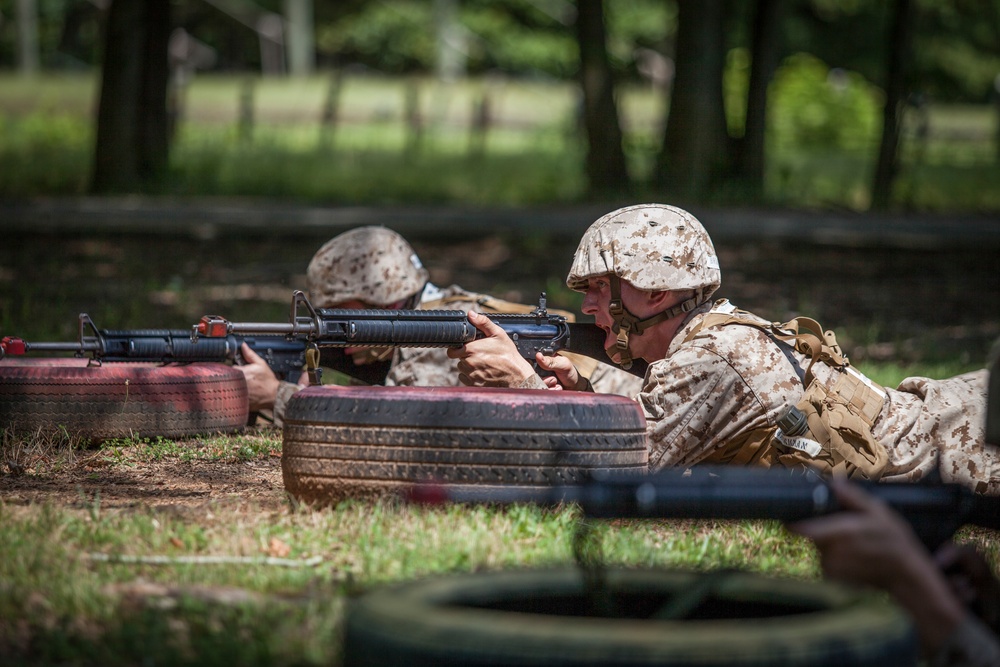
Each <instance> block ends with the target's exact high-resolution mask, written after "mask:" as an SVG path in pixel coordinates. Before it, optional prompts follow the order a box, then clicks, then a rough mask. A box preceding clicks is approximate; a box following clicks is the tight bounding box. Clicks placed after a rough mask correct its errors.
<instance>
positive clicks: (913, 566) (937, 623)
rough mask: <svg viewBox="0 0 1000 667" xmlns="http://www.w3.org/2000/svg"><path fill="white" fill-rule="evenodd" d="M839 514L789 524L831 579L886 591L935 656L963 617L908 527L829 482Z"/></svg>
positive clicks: (852, 490) (865, 496)
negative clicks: (809, 544) (813, 548)
mask: <svg viewBox="0 0 1000 667" xmlns="http://www.w3.org/2000/svg"><path fill="white" fill-rule="evenodd" d="M831 487H832V488H833V491H834V494H835V495H836V497H837V501H838V503H840V506H841V508H842V509H843V510H844V511H841V512H834V513H832V514H827V515H825V516H821V517H817V518H815V519H807V520H805V521H799V522H796V523H794V524H790V525H789V526H788V528H789V529H790V530H791V531H792V532H795V533H798V534H800V535H804V536H805V537H808V538H809V539H811V540H812V541H813V542H814V543H815V544H816V548H817V549H818V550H819V554H820V564H821V566H822V568H823V574H824V575H825V576H827V577H829V578H831V579H836V580H839V581H843V582H847V583H850V584H860V585H865V586H872V587H875V588H879V589H882V590H884V591H887V592H888V593H889V594H890V595H891V596H892V597H893V598H894V599H895V600H896V602H897V603H898V604H899V605H900V606H902V607H903V608H904V609H906V610H907V611H908V612H909V613H910V615H911V616H912V617H913V620H914V622H915V624H916V626H917V631H918V634H919V635H920V640H921V642H922V643H923V645H924V648H925V650H927V651H934V650H936V648H937V647H939V646H941V645H942V644H943V643H944V642H945V641H946V640H947V638H948V636H949V635H950V634H951V633H952V632H953V631H954V630H955V628H957V627H958V625H959V624H960V623H961V622H962V620H963V619H964V618H965V615H966V614H967V613H968V612H967V611H966V610H965V608H963V606H962V603H961V602H960V601H959V599H958V597H957V596H956V595H955V594H954V593H953V591H952V590H951V587H950V586H949V585H948V582H947V580H946V579H945V577H944V575H943V574H942V573H941V571H940V570H939V569H938V568H937V566H936V564H935V563H934V560H933V559H932V557H931V554H930V552H928V551H927V549H926V548H925V547H924V545H923V544H921V542H920V541H919V540H918V539H917V537H916V535H915V534H914V532H913V529H912V528H911V527H910V525H909V524H908V523H907V522H906V520H905V519H903V517H902V516H900V515H899V514H898V513H896V512H895V511H893V510H892V509H891V508H890V507H889V506H888V505H887V504H886V503H884V502H883V501H881V500H880V499H878V498H876V497H874V496H873V495H871V494H869V493H867V492H866V491H864V490H863V489H861V488H860V487H858V486H856V485H853V484H851V483H849V482H848V481H847V480H844V479H834V480H833V481H832V482H831Z"/></svg>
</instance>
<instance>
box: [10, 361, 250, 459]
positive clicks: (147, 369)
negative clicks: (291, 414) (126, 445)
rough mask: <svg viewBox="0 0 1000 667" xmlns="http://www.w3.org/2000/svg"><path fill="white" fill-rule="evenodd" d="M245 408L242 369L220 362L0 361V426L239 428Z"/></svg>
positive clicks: (98, 434) (144, 431)
mask: <svg viewBox="0 0 1000 667" xmlns="http://www.w3.org/2000/svg"><path fill="white" fill-rule="evenodd" d="M248 409H249V403H248V398H247V386H246V380H245V379H244V378H243V374H242V373H240V372H239V371H237V370H235V369H233V368H230V367H228V366H226V365H224V364H189V365H173V366H162V365H157V364H128V363H114V364H104V365H103V366H88V365H87V360H85V359H32V360H11V359H7V360H4V361H3V362H0V428H6V429H10V430H13V431H15V432H20V433H25V432H35V431H39V430H42V431H52V430H56V429H62V428H65V429H66V431H67V432H68V433H69V434H70V435H71V436H75V437H80V438H83V439H85V440H95V441H99V440H108V439H111V438H121V437H128V436H133V437H156V436H162V437H165V438H178V437H184V436H190V435H195V434H199V433H213V432H219V431H234V430H238V429H240V428H243V427H244V426H245V425H246V423H247V413H248Z"/></svg>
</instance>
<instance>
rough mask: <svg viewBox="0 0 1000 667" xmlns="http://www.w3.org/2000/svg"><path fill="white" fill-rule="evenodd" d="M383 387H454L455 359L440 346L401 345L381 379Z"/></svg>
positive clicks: (455, 384)
mask: <svg viewBox="0 0 1000 667" xmlns="http://www.w3.org/2000/svg"><path fill="white" fill-rule="evenodd" d="M385 384H386V386H387V387H395V386H399V387H404V386H405V387H457V386H459V385H460V384H461V382H460V381H459V379H458V360H457V359H449V358H448V350H447V348H443V347H427V348H418V347H402V348H399V349H398V350H396V353H395V355H394V356H393V359H392V367H391V368H390V369H389V374H388V375H387V376H386V378H385Z"/></svg>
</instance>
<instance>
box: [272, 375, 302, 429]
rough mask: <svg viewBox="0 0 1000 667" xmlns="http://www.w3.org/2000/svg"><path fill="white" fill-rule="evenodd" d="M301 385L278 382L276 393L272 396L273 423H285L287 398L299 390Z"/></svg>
mask: <svg viewBox="0 0 1000 667" xmlns="http://www.w3.org/2000/svg"><path fill="white" fill-rule="evenodd" d="M299 389H301V387H300V386H299V385H297V384H294V383H292V382H281V383H279V384H278V393H277V394H276V395H275V397H274V407H273V408H272V409H271V412H272V414H273V416H274V425H275V426H277V427H279V428H280V427H281V426H283V425H284V423H285V408H286V407H287V406H288V400H289V399H290V398H291V397H292V396H293V395H294V394H295V392H297V391H299Z"/></svg>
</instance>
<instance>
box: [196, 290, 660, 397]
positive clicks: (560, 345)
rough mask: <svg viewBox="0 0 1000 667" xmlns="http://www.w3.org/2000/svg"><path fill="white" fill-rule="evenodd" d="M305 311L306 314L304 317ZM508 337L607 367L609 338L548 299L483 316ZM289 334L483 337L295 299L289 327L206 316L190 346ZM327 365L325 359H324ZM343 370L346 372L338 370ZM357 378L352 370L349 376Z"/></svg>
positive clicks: (446, 318)
mask: <svg viewBox="0 0 1000 667" xmlns="http://www.w3.org/2000/svg"><path fill="white" fill-rule="evenodd" d="M300 308H301V309H303V310H304V311H305V312H306V314H305V315H300V312H299V311H300ZM483 314H484V315H485V316H486V317H488V318H489V319H490V320H492V321H493V322H494V323H496V324H497V325H498V326H499V327H500V328H502V329H503V330H504V331H506V332H507V335H509V336H510V338H511V340H513V341H514V344H515V345H516V346H517V351H518V353H519V354H520V355H521V356H522V357H523V358H524V359H527V360H528V361H529V362H531V363H532V364H533V365H534V364H535V354H536V353H538V352H541V353H542V354H546V355H552V354H555V353H557V352H559V351H561V350H565V351H567V352H574V353H576V354H580V355H583V356H587V357H591V358H593V359H597V360H598V361H603V362H607V361H608V356H607V354H606V353H605V351H604V340H605V333H604V331H603V330H601V329H600V328H599V327H597V325H595V324H581V323H576V322H569V321H567V319H566V318H565V317H563V316H562V315H555V314H553V313H550V312H548V310H547V309H546V305H545V294H544V293H543V294H542V295H541V296H540V297H539V300H538V306H537V307H536V308H535V309H534V310H533V311H531V312H530V313H489V314H487V313H483ZM234 334H236V335H251V334H252V335H268V336H276V335H284V336H287V337H288V339H289V340H294V341H301V342H303V343H305V344H307V345H308V346H309V347H311V348H345V347H458V346H461V345H464V344H465V343H469V342H471V341H473V340H475V339H477V338H482V337H483V334H482V333H481V332H480V331H479V330H478V329H476V327H475V326H473V324H472V323H471V322H470V321H469V318H468V316H467V315H466V313H465V312H464V311H461V310H379V309H368V310H348V309H336V308H313V306H312V304H311V303H309V300H308V299H307V298H306V296H305V294H304V293H302V292H299V291H296V292H294V293H293V295H292V306H291V313H290V315H289V321H288V322H287V323H280V322H230V321H228V320H226V319H225V318H222V317H218V316H205V317H203V318H202V319H201V322H199V323H198V324H196V325H195V326H194V327H193V329H192V332H191V341H192V342H193V343H196V344H197V345H201V344H202V342H201V341H206V340H215V339H225V338H226V337H228V336H231V335H234ZM322 361H323V363H324V364H325V363H326V357H324V358H323V360H322ZM338 370H341V369H338ZM345 372H347V373H348V374H349V375H354V374H353V373H351V372H350V371H345ZM629 372H631V373H633V374H635V375H639V376H640V377H641V376H643V375H645V372H646V364H645V363H642V362H636V363H634V364H633V366H632V368H631V369H629Z"/></svg>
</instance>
